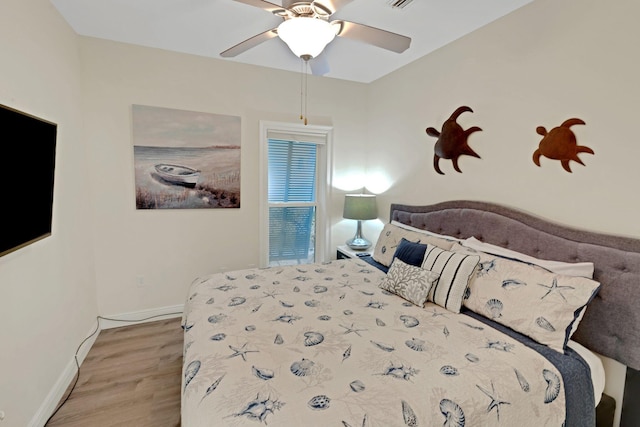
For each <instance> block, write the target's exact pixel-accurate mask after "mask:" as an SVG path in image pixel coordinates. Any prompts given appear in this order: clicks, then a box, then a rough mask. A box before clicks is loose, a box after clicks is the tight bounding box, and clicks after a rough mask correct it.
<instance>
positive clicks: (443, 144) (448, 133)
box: [426, 106, 482, 175]
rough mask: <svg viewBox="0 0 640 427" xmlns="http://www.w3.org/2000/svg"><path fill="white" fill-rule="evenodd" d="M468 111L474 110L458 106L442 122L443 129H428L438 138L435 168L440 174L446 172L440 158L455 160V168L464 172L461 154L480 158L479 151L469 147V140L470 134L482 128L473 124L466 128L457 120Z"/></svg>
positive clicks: (435, 147) (435, 149)
mask: <svg viewBox="0 0 640 427" xmlns="http://www.w3.org/2000/svg"><path fill="white" fill-rule="evenodd" d="M467 111H468V112H471V113H473V110H472V109H471V108H469V107H467V106H462V107H458V108H457V109H456V111H454V112H453V114H451V117H449V118H448V119H447V120H445V122H444V123H443V124H442V131H438V130H436V129H435V128H432V127H428V128H427V129H426V132H427V135H429V136H433V137H435V138H438V140H437V141H436V143H435V145H434V147H433V168H434V169H435V170H436V172H438V173H439V174H440V175H444V172H442V170H441V169H440V165H439V162H440V159H450V160H451V161H452V162H453V168H454V169H455V170H456V171H458V172H460V173H462V171H461V170H460V167H459V166H458V158H459V157H460V156H462V155H467V156H473V157H477V158H480V156H479V155H478V153H476V152H475V151H473V149H472V148H471V147H469V143H468V142H467V140H468V139H469V135H471V134H472V133H474V132H478V131H481V130H482V129H480V128H479V127H477V126H473V127H470V128H469V129H467V130H464V129H463V128H462V126H460V125H459V124H458V122H457V121H456V120H457V119H458V117H459V116H460V114H462V113H464V112H467Z"/></svg>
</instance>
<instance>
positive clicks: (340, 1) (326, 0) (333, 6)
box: [314, 0, 353, 14]
mask: <svg viewBox="0 0 640 427" xmlns="http://www.w3.org/2000/svg"><path fill="white" fill-rule="evenodd" d="M352 1H353V0H321V1H316V2H314V3H316V4H321V5H322V6H324V7H325V8H327V9H328V10H330V11H331V14H334V13H336V12H337V11H338V10H340V9H342V8H343V7H344V6H346V5H348V4H349V3H351V2H352Z"/></svg>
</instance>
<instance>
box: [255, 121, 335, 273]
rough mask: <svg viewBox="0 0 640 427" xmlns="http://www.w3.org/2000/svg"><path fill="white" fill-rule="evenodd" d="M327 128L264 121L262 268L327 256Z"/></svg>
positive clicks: (304, 261)
mask: <svg viewBox="0 0 640 427" xmlns="http://www.w3.org/2000/svg"><path fill="white" fill-rule="evenodd" d="M329 136H330V133H329V129H327V128H324V127H323V128H320V127H314V126H304V127H302V126H295V125H286V124H277V123H263V125H262V138H261V142H262V144H261V160H262V170H263V173H262V175H261V176H262V177H261V181H262V185H261V188H262V194H261V200H262V205H263V206H262V209H261V212H262V221H261V248H262V249H263V250H262V252H261V266H273V265H287V264H306V263H310V262H315V261H323V260H325V259H326V246H327V245H326V241H327V227H326V220H325V217H326V214H325V213H326V211H327V209H326V200H327V197H326V194H327V189H328V182H327V177H328V173H327V163H328V162H327V148H328V139H329Z"/></svg>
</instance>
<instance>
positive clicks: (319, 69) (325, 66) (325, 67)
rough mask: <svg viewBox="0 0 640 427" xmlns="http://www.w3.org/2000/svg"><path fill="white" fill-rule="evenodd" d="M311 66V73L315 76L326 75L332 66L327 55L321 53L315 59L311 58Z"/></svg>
mask: <svg viewBox="0 0 640 427" xmlns="http://www.w3.org/2000/svg"><path fill="white" fill-rule="evenodd" d="M309 66H310V67H311V74H313V75H314V76H324V75H325V74H327V73H328V72H329V71H331V68H330V67H329V61H327V55H325V54H324V53H321V54H320V55H318V56H316V57H315V58H313V59H310V60H309Z"/></svg>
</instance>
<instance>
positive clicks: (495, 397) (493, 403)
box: [476, 381, 511, 421]
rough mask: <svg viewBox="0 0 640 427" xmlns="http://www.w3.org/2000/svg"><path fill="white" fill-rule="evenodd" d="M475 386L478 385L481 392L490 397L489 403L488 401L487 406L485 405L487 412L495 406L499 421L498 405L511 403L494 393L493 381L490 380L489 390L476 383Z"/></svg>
mask: <svg viewBox="0 0 640 427" xmlns="http://www.w3.org/2000/svg"><path fill="white" fill-rule="evenodd" d="M476 387H478V388H479V389H480V391H481V392H483V393H484V394H486V395H487V396H488V397H489V398H490V399H491V403H489V406H487V413H489V412H491V411H492V410H493V408H496V414H497V415H498V421H500V405H511V403H510V402H507V401H506V400H500V397H498V395H497V394H496V389H495V387H494V386H493V381H491V392H489V391H488V390H485V389H484V388H482V387H480V386H479V385H478V384H476Z"/></svg>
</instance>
